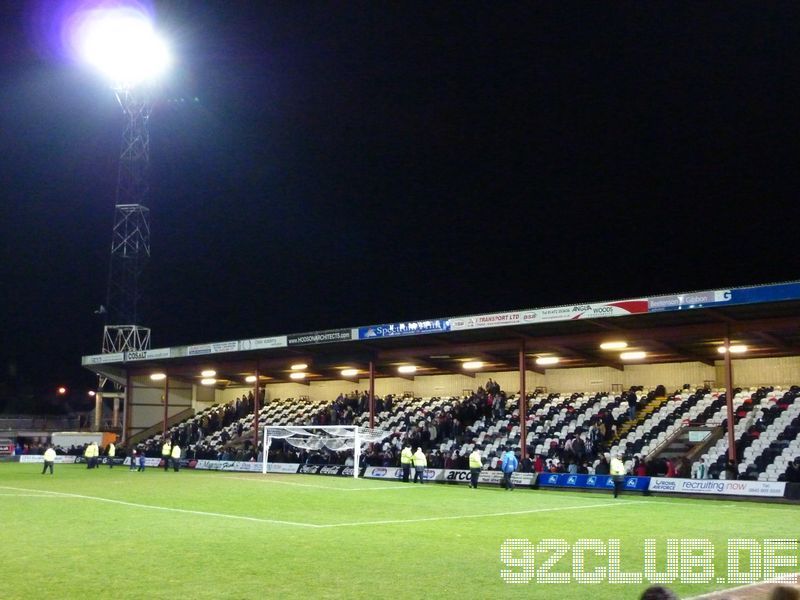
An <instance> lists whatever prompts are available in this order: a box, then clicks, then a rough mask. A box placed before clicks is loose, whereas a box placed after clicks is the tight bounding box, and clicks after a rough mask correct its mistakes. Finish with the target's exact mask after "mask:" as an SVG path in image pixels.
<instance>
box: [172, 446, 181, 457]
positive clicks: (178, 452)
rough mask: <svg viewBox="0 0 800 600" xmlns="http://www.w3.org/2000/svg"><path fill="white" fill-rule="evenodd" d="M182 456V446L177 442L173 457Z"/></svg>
mask: <svg viewBox="0 0 800 600" xmlns="http://www.w3.org/2000/svg"><path fill="white" fill-rule="evenodd" d="M180 457H181V447H180V446H178V444H175V445H174V446H173V447H172V458H176V459H177V458H180Z"/></svg>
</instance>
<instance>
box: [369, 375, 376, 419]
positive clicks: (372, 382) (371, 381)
mask: <svg viewBox="0 0 800 600" xmlns="http://www.w3.org/2000/svg"><path fill="white" fill-rule="evenodd" d="M369 427H370V429H372V428H373V427H375V363H374V362H373V361H369Z"/></svg>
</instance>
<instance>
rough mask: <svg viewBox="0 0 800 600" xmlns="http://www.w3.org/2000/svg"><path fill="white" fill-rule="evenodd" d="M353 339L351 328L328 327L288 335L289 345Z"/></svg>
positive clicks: (287, 342) (287, 341) (327, 342)
mask: <svg viewBox="0 0 800 600" xmlns="http://www.w3.org/2000/svg"><path fill="white" fill-rule="evenodd" d="M352 339H353V331H352V330H351V329H328V330H326V331H310V332H308V333H296V334H293V335H287V336H286V344H287V345H288V346H300V345H303V344H329V343H331V342H347V341H350V340H352Z"/></svg>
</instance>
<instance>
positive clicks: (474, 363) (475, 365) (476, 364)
mask: <svg viewBox="0 0 800 600" xmlns="http://www.w3.org/2000/svg"><path fill="white" fill-rule="evenodd" d="M463 367H464V368H465V369H466V370H468V371H475V370H477V369H482V368H483V362H482V361H480V360H468V361H467V362H465V363H464V365H463Z"/></svg>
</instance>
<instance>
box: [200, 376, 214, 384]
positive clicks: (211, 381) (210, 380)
mask: <svg viewBox="0 0 800 600" xmlns="http://www.w3.org/2000/svg"><path fill="white" fill-rule="evenodd" d="M215 383H217V380H216V379H214V378H213V377H206V378H204V379H201V380H200V384H201V385H214V384H215Z"/></svg>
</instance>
